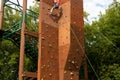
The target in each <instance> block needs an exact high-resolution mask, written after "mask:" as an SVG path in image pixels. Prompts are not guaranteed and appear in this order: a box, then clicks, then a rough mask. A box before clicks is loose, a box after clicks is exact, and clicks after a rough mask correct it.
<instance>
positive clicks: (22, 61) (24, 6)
mask: <svg viewBox="0 0 120 80" xmlns="http://www.w3.org/2000/svg"><path fill="white" fill-rule="evenodd" d="M26 10H27V0H23V22H22V29H21V43H20V60H19V80H23V76H22V75H23V72H24V52H25V51H24V50H25V27H26V22H25V16H26Z"/></svg>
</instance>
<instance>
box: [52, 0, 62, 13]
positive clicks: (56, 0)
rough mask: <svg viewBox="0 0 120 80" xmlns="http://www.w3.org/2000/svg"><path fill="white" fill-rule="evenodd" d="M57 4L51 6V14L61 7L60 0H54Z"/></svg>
mask: <svg viewBox="0 0 120 80" xmlns="http://www.w3.org/2000/svg"><path fill="white" fill-rule="evenodd" d="M54 3H55V5H54V6H53V7H52V8H51V10H50V14H52V12H53V10H54V9H59V5H60V0H54Z"/></svg>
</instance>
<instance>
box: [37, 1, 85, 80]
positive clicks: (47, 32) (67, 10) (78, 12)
mask: <svg viewBox="0 0 120 80" xmlns="http://www.w3.org/2000/svg"><path fill="white" fill-rule="evenodd" d="M53 5H54V3H53V1H52V0H41V3H40V17H39V20H40V23H39V44H38V49H39V58H38V59H39V60H38V80H87V78H86V76H84V77H83V78H82V79H81V78H80V77H79V71H80V67H81V66H82V65H83V66H84V63H85V52H84V30H83V26H84V25H83V24H84V23H83V2H82V0H61V5H60V6H61V8H60V10H54V11H53V15H49V11H50V9H51V7H52V6H53ZM84 68H85V67H84ZM83 74H84V75H86V69H85V71H84V73H83Z"/></svg>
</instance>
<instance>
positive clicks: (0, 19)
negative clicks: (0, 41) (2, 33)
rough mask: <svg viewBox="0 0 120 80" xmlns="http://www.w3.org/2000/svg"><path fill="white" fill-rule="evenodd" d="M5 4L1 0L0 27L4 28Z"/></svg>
mask: <svg viewBox="0 0 120 80" xmlns="http://www.w3.org/2000/svg"><path fill="white" fill-rule="evenodd" d="M3 4H4V2H3V0H0V29H2V25H3V15H4V8H3V6H4V5H3Z"/></svg>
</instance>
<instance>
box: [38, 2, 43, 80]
mask: <svg viewBox="0 0 120 80" xmlns="http://www.w3.org/2000/svg"><path fill="white" fill-rule="evenodd" d="M41 3H42V1H41ZM41 3H39V4H41ZM39 9H40V11H39V30H38V31H39V33H38V35H39V36H38V73H37V80H41V21H42V18H41V14H40V13H41V12H42V5H39Z"/></svg>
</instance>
